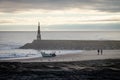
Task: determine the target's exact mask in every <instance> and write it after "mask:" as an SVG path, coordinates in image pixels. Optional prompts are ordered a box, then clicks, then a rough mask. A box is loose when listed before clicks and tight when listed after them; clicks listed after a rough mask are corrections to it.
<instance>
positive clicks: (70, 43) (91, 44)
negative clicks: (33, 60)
mask: <svg viewBox="0 0 120 80" xmlns="http://www.w3.org/2000/svg"><path fill="white" fill-rule="evenodd" d="M20 48H21V49H47V50H63V49H64V50H96V49H106V50H110V49H120V41H112V40H104V41H103V40H102V41H99V40H34V41H33V42H32V43H27V44H25V45H24V46H22V47H20Z"/></svg>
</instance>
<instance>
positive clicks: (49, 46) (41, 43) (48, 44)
mask: <svg viewBox="0 0 120 80" xmlns="http://www.w3.org/2000/svg"><path fill="white" fill-rule="evenodd" d="M20 48H21V49H45V50H96V49H107V50H111V49H120V41H115V40H101V41H100V40H42V39H41V31H40V22H38V30H37V39H36V40H33V42H32V43H27V44H25V45H24V46H22V47H20Z"/></svg>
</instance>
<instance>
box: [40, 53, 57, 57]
mask: <svg viewBox="0 0 120 80" xmlns="http://www.w3.org/2000/svg"><path fill="white" fill-rule="evenodd" d="M41 55H42V57H55V56H56V54H55V52H51V53H46V52H41Z"/></svg>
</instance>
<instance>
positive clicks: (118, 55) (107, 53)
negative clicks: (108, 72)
mask: <svg viewBox="0 0 120 80" xmlns="http://www.w3.org/2000/svg"><path fill="white" fill-rule="evenodd" d="M102 59H120V50H103V55H98V53H97V50H87V51H86V50H83V51H82V52H77V53H70V54H63V55H57V56H56V57H47V58H45V57H38V58H30V59H16V60H1V61H0V62H69V61H84V60H102Z"/></svg>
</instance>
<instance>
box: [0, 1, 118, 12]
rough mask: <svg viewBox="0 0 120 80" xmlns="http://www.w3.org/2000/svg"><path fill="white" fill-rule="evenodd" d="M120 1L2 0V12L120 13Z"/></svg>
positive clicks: (0, 9) (0, 8)
mask: <svg viewBox="0 0 120 80" xmlns="http://www.w3.org/2000/svg"><path fill="white" fill-rule="evenodd" d="M119 4H120V0H0V11H1V12H15V11H26V10H31V9H43V10H63V9H71V8H79V9H90V10H98V11H104V12H120V5H119Z"/></svg>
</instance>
